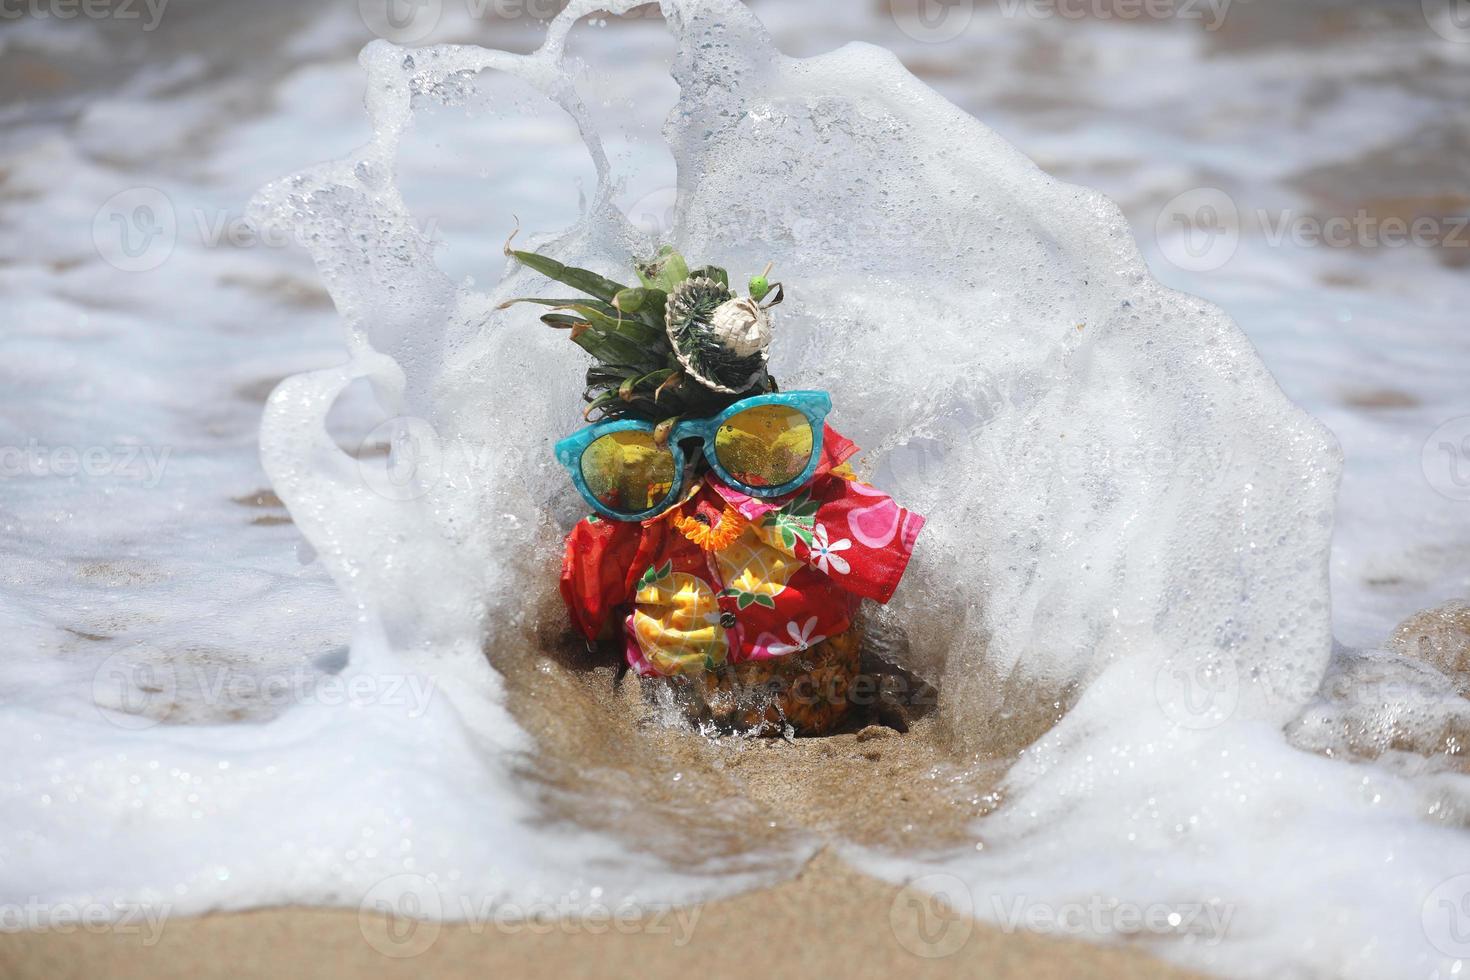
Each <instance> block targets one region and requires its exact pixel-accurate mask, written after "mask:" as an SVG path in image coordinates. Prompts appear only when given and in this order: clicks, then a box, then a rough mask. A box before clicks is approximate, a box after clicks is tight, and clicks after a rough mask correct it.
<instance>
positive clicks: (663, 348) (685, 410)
mask: <svg viewBox="0 0 1470 980" xmlns="http://www.w3.org/2000/svg"><path fill="white" fill-rule="evenodd" d="M518 231H519V228H517V232H518ZM515 234H516V233H515V232H513V233H512V234H511V240H513V239H514V238H515ZM505 253H506V254H507V255H508V256H511V257H512V258H514V259H516V261H518V262H520V263H521V264H522V265H524V266H527V267H528V268H530V269H532V270H534V271H536V272H538V273H540V274H541V275H543V276H545V277H546V278H548V279H550V280H552V281H554V282H558V283H561V284H563V285H565V286H569V287H571V288H572V289H574V290H576V291H577V292H579V293H582V294H584V295H582V296H577V297H570V298H556V297H519V298H516V299H512V300H508V301H507V302H505V303H502V304H501V305H500V308H501V309H504V308H506V307H509V306H511V305H513V304H516V303H531V304H535V305H538V306H545V307H549V308H550V312H547V313H545V314H543V315H542V316H541V321H542V322H543V323H545V324H546V325H547V326H550V327H554V328H557V329H563V330H567V331H568V332H569V335H570V337H571V340H572V342H573V343H575V344H576V345H577V346H579V347H581V348H582V349H583V350H584V351H586V352H587V353H588V354H590V355H592V358H593V364H592V366H591V367H590V368H588V370H587V376H586V385H587V387H586V392H585V394H584V396H583V398H584V400H585V401H586V402H587V408H586V411H585V412H584V416H585V417H586V418H588V419H589V420H590V419H592V418H593V416H594V415H597V416H598V417H600V418H601V419H603V420H609V419H624V418H635V419H642V420H645V421H649V422H655V423H668V422H670V421H672V420H674V419H676V418H680V417H686V416H688V417H706V416H709V415H713V414H716V413H718V412H719V411H720V410H722V409H723V408H725V407H726V406H728V405H730V404H732V403H733V402H734V401H736V400H737V398H736V397H733V396H732V392H730V391H721V390H716V389H715V388H713V387H710V386H709V384H708V382H707V381H704V380H702V379H701V378H700V377H699V376H697V374H699V375H703V377H704V378H710V377H739V378H746V377H749V378H750V379H751V383H750V384H749V385H747V386H746V388H745V389H744V390H743V391H741V392H739V393H738V394H739V396H740V397H744V396H745V395H746V394H748V393H750V392H751V391H753V390H755V389H757V388H759V389H761V390H770V391H774V390H775V387H776V386H775V382H774V381H773V380H771V378H770V377H769V375H767V374H766V373H765V370H764V368H765V363H764V358H763V357H761V358H757V359H752V358H743V359H740V358H733V359H732V358H730V357H729V356H728V352H725V351H722V350H719V349H718V348H717V345H716V346H714V347H711V346H710V345H709V344H708V343H707V342H706V341H704V340H701V341H699V343H697V344H694V343H693V341H694V340H695V338H693V337H690V338H687V339H689V340H690V342H691V344H692V347H691V348H686V357H685V358H684V359H682V360H681V358H680V357H679V356H678V354H677V353H676V352H675V349H674V341H673V338H672V337H671V334H673V333H674V328H673V327H672V326H671V323H673V322H674V318H673V317H671V316H670V308H671V297H672V298H673V299H674V302H673V304H672V305H673V308H674V309H675V310H693V311H694V312H696V313H697V314H698V315H699V316H700V317H702V318H703V319H704V320H705V321H706V322H707V320H708V317H709V316H710V315H711V314H712V313H713V311H714V309H715V308H716V307H718V305H719V303H720V302H724V301H725V300H728V299H731V298H733V294H732V293H731V292H730V290H729V282H730V277H729V274H728V273H727V272H726V271H725V270H724V269H722V268H719V267H718V266H708V265H707V266H703V267H700V268H697V269H693V270H691V269H690V268H689V265H688V263H687V262H686V261H685V259H684V257H683V256H682V255H680V254H679V253H678V252H677V251H676V250H675V249H674V248H673V246H671V245H665V246H663V247H662V248H660V249H659V251H658V253H657V254H656V255H654V256H653V257H652V258H651V259H648V260H646V261H639V262H636V263H635V264H634V271H635V272H636V274H637V276H638V283H639V284H638V285H636V286H625V285H623V284H622V283H618V282H614V281H612V280H611V279H608V278H606V277H604V276H601V275H598V274H597V273H595V272H590V271H588V270H586V269H579V268H576V267H574V266H569V265H564V264H563V263H561V262H558V261H557V260H555V259H553V258H550V257H548V256H545V255H540V254H538V253H536V252H526V251H519V250H516V249H513V248H511V244H510V240H507V241H506V243H505ZM769 272H770V266H767V267H766V270H765V272H762V273H761V274H760V275H759V276H754V277H752V278H751V280H750V294H751V300H752V301H753V302H755V303H760V302H762V301H766V306H767V307H769V306H774V305H775V304H776V303H779V302H780V301H781V299H782V297H783V291H782V289H781V286H780V284H779V283H777V284H774V285H771V284H769V283H767V281H766V276H767V275H768V274H769ZM696 282H697V286H696ZM717 296H718V297H720V299H719V302H715V303H714V305H710V304H711V302H712V301H713V300H714V298H715V297H717ZM679 324H680V327H681V328H682V329H684V330H688V329H689V323H688V322H687V321H686V320H680V321H679ZM691 355H692V356H691ZM685 361H688V362H689V363H688V364H686V363H685ZM691 369H692V370H691ZM706 370H708V371H711V372H716V373H714V374H707V373H705V371H706ZM724 372H730V373H729V374H726V373H724ZM696 373H697V374H696ZM660 428H661V429H664V430H667V428H669V426H668V425H666V424H665V425H661V426H660Z"/></svg>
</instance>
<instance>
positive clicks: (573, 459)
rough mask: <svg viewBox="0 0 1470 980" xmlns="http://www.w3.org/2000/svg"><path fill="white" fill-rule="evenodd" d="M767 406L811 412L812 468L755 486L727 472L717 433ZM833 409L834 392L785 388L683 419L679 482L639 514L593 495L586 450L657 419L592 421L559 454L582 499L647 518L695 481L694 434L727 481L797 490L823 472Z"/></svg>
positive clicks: (672, 442) (775, 493)
mask: <svg viewBox="0 0 1470 980" xmlns="http://www.w3.org/2000/svg"><path fill="white" fill-rule="evenodd" d="M761 405H785V406H788V407H790V408H794V409H796V410H797V411H799V412H801V413H802V414H803V415H805V416H806V417H807V420H808V421H809V422H811V424H812V458H811V459H809V460H807V464H806V469H804V470H802V471H801V474H800V475H799V476H797V477H796V478H795V479H794V480H791V481H789V482H787V483H783V484H781V485H780V486H776V487H753V486H750V485H748V484H745V483H741V482H740V481H739V480H737V479H735V478H734V477H733V476H731V475H730V474H729V473H728V472H726V470H725V468H724V467H723V466H721V465H720V461H719V460H718V459H716V458H715V439H714V436H715V432H716V431H717V430H718V429H719V428H720V426H722V425H724V424H725V422H726V420H727V419H729V418H731V417H732V416H734V415H737V414H739V413H740V412H744V411H746V410H748V409H751V408H756V407H758V406H761ZM831 411H832V396H831V395H829V394H827V393H826V392H825V391H785V392H778V393H776V394H771V395H756V396H755V397H754V398H744V399H741V400H740V401H738V402H736V403H735V404H733V405H731V406H730V407H729V408H727V409H725V410H724V411H723V412H721V413H720V414H718V415H716V416H714V417H713V418H708V419H687V420H685V421H683V422H680V423H679V424H678V425H676V426H674V431H673V432H672V433H670V435H669V453H670V454H671V455H672V456H673V457H674V472H675V473H676V474H677V479H676V480H675V481H674V486H673V488H672V489H670V490H669V493H668V496H666V497H664V499H663V500H660V501H659V502H658V503H657V504H655V505H654V506H652V507H650V508H648V509H647V510H645V511H640V512H639V513H637V514H625V513H622V512H620V511H616V510H612V509H611V508H609V507H607V506H606V505H604V504H603V502H602V501H600V500H598V499H597V498H596V497H595V496H593V495H592V491H591V490H589V489H588V488H587V478H586V477H584V476H583V475H582V454H583V453H584V452H586V451H587V447H588V446H590V445H592V443H593V442H595V441H597V440H598V439H600V438H601V437H603V436H605V435H608V434H610V433H613V432H629V431H640V432H652V431H653V430H654V428H655V426H654V425H653V423H652V422H640V421H638V420H636V419H624V420H623V421H620V422H599V423H597V424H596V425H591V426H588V427H587V428H585V429H582V430H581V431H579V432H576V433H574V434H572V435H570V436H567V437H566V438H565V439H563V440H561V441H560V442H558V443H557V444H556V458H557V461H558V462H559V463H561V465H562V466H564V467H566V470H567V472H568V473H570V474H571V477H572V483H573V484H575V485H576V487H577V492H578V493H580V494H581V495H582V499H583V500H586V501H587V503H588V504H590V505H591V506H592V509H593V510H595V511H597V513H599V514H601V515H602V516H603V517H606V518H608V519H609V520H614V521H642V520H647V519H648V518H650V517H653V516H655V515H657V514H660V513H662V512H663V511H665V510H666V509H668V507H669V505H670V504H672V503H673V502H674V501H675V500H677V499H679V497H681V496H683V494H684V490H685V487H686V486H687V485H688V483H689V477H688V457H687V456H686V455H685V453H684V445H683V444H684V442H685V441H687V440H689V439H698V440H700V442H701V443H702V444H703V445H704V458H705V461H706V462H708V463H709V467H710V469H712V470H714V472H715V475H717V476H718V477H719V478H720V479H721V480H723V481H724V482H725V483H726V484H728V485H729V486H731V487H734V488H735V489H736V490H739V491H740V492H741V493H745V494H749V495H750V496H752V497H779V496H781V495H782V494H786V493H790V492H791V491H793V490H795V489H797V488H798V487H800V486H801V485H802V484H804V483H806V482H807V481H808V480H810V479H811V478H812V474H813V473H815V472H816V471H817V466H818V465H819V464H820V463H821V461H822V434H823V429H824V423H825V422H826V420H827V416H828V414H830V413H831Z"/></svg>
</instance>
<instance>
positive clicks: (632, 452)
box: [556, 391, 832, 521]
mask: <svg viewBox="0 0 1470 980" xmlns="http://www.w3.org/2000/svg"><path fill="white" fill-rule="evenodd" d="M831 411H832V397H831V396H830V395H828V394H827V393H826V392H825V391H790V392H783V393H780V394H774V395H757V396H756V397H754V398H746V399H743V400H742V401H738V402H736V403H735V404H733V405H731V406H730V407H729V408H727V409H725V410H724V411H723V412H721V413H720V414H719V415H716V416H715V417H714V418H710V419H690V420H688V421H685V422H680V423H679V424H678V425H676V426H674V431H673V433H672V434H671V435H670V437H669V440H668V442H667V444H666V445H663V446H660V445H658V443H657V442H656V440H655V439H654V435H653V433H654V428H655V427H654V425H653V423H651V422H639V421H637V420H633V419H626V420H623V421H621V422H601V423H598V424H597V425H593V426H589V427H588V428H586V429H583V430H582V431H580V432H578V433H576V434H575V435H570V436H568V437H567V438H565V439H563V440H561V441H560V442H558V443H557V444H556V458H557V460H558V461H559V462H560V463H561V465H563V466H565V467H566V468H567V472H568V473H570V474H571V475H572V482H573V483H574V484H576V486H577V491H578V492H579V493H581V495H582V497H583V498H584V499H585V500H586V501H587V503H589V504H591V505H592V509H593V510H595V511H597V513H599V514H601V515H602V516H604V517H607V518H610V519H611V520H615V521H641V520H645V519H647V518H649V517H652V516H654V515H655V514H658V513H660V512H662V511H664V510H665V509H667V508H668V507H669V505H670V504H672V503H673V502H674V501H676V500H678V499H679V497H681V496H682V495H683V493H684V490H685V487H686V486H687V485H688V482H689V473H688V466H687V459H686V458H685V455H684V446H683V444H684V443H685V442H687V441H688V440H691V439H698V440H700V442H701V443H703V445H704V458H705V460H706V461H707V462H708V463H709V467H710V469H711V470H713V471H714V472H715V475H716V476H718V477H719V478H720V479H721V480H722V481H724V482H725V483H726V484H727V485H729V486H731V487H733V488H734V489H736V490H739V491H740V492H741V493H746V494H749V495H750V496H752V497H779V496H781V495H782V494H784V493H790V492H791V491H793V490H795V489H797V488H798V487H800V486H801V485H802V484H804V483H806V482H807V481H808V480H810V479H811V478H812V474H813V473H815V472H816V470H817V464H818V463H819V462H821V458H822V428H823V423H824V422H825V420H826V418H827V414H828V413H829V412H831Z"/></svg>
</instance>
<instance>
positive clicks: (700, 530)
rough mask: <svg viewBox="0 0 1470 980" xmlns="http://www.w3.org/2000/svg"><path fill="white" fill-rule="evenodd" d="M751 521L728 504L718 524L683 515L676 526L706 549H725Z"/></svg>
mask: <svg viewBox="0 0 1470 980" xmlns="http://www.w3.org/2000/svg"><path fill="white" fill-rule="evenodd" d="M749 523H750V522H749V521H747V520H746V519H745V518H744V517H743V516H741V514H740V512H739V511H737V510H736V509H735V508H734V507H732V506H731V505H729V504H726V505H725V512H724V513H723V514H721V515H720V520H719V523H718V524H715V525H713V526H711V525H709V524H706V523H704V522H703V521H701V520H699V519H698V518H695V517H681V518H679V519H678V520H677V521H675V522H674V527H676V528H678V529H679V533H680V534H682V535H684V537H686V538H688V539H689V540H690V541H693V542H694V543H695V544H697V545H699V546H700V547H701V548H703V549H704V550H705V551H724V550H725V549H726V548H728V547H730V545H732V544H734V543H735V539H736V538H738V537H740V534H741V532H743V531H744V530H745V527H746V525H747V524H749Z"/></svg>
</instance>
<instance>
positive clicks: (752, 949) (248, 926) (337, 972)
mask: <svg viewBox="0 0 1470 980" xmlns="http://www.w3.org/2000/svg"><path fill="white" fill-rule="evenodd" d="M678 911H679V910H676V911H675V913H674V914H672V915H664V916H658V917H648V918H644V919H641V920H638V921H636V922H627V921H624V922H622V923H620V924H617V925H614V924H611V923H599V924H598V925H596V926H592V925H590V924H589V923H583V922H578V921H576V920H571V921H567V922H562V923H556V922H549V921H548V922H542V923H540V924H539V925H537V926H535V927H534V930H533V927H532V926H531V925H530V924H528V923H525V922H519V923H508V922H507V923H497V922H496V921H493V920H492V921H486V922H479V923H436V922H414V921H407V922H405V921H403V920H390V919H387V918H385V917H384V916H382V915H380V914H379V913H377V912H358V911H355V910H349V909H334V908H310V907H301V906H293V907H286V908H266V909H255V910H250V911H244V912H231V913H216V914H211V915H205V916H200V917H191V918H181V919H177V920H167V921H165V922H164V923H162V926H161V928H160V929H158V930H148V929H143V928H138V929H134V930H131V931H129V932H127V933H122V932H120V931H116V930H97V929H96V928H95V927H94V928H92V929H87V928H83V927H81V926H77V927H75V928H74V929H73V930H72V931H70V932H68V933H64V934H63V933H60V932H56V931H51V932H21V933H9V934H5V935H0V976H3V977H4V978H6V980H41V978H45V980H68V978H94V977H100V976H106V977H109V978H112V980H129V978H147V980H174V978H179V980H183V978H189V980H200V978H208V977H248V976H290V977H295V978H303V980H305V978H317V977H320V978H339V977H372V978H377V977H382V978H397V977H422V976H431V977H434V978H435V980H454V978H459V977H465V978H469V977H475V978H483V977H485V976H495V975H518V976H556V977H593V976H609V975H630V974H634V973H635V972H636V973H637V974H638V975H641V976H644V977H679V976H694V975H700V976H712V977H722V976H729V977H736V976H741V977H749V976H770V975H782V976H785V975H806V976H823V975H837V976H859V977H862V976H981V975H983V976H991V977H994V976H1026V977H1028V978H1030V977H1053V976H1055V977H1078V976H1090V977H1124V976H1127V977H1171V978H1172V977H1189V976H1195V974H1191V973H1189V972H1188V971H1185V970H1182V969H1180V968H1178V967H1175V966H1172V965H1169V964H1166V963H1164V962H1162V961H1160V960H1158V959H1156V958H1154V957H1152V956H1150V955H1149V954H1148V953H1146V952H1144V951H1143V950H1141V949H1137V948H1131V947H1127V946H1121V945H1119V946H1101V945H1094V944H1091V943H1086V942H1082V941H1079V940H1076V939H1070V938H1056V937H1053V936H1046V935H1039V934H1036V933H1032V932H1028V931H1025V930H1018V931H1015V932H1009V933H1008V932H1006V931H1002V930H1001V929H998V928H996V927H995V926H992V925H987V924H981V923H978V922H975V921H974V920H972V919H968V918H963V917H959V916H956V915H953V914H950V913H947V912H945V911H943V910H941V909H939V908H937V907H936V906H934V905H932V903H926V902H925V900H924V899H923V898H921V897H920V896H919V895H918V894H917V893H916V892H914V891H913V890H909V889H905V888H903V887H901V886H898V885H894V884H890V883H887V882H883V881H880V880H878V879H877V878H873V877H870V876H868V875H865V874H862V873H861V872H858V871H856V870H854V869H852V868H851V867H850V866H848V865H847V864H845V863H843V862H842V861H841V860H840V859H838V858H836V857H835V856H833V855H832V854H831V853H830V852H827V851H824V852H822V853H821V854H819V855H818V856H817V857H816V858H814V859H813V860H812V861H811V862H810V863H809V864H808V865H807V866H806V867H805V868H804V869H803V870H802V872H801V873H800V874H799V875H797V876H796V877H795V878H793V879H791V880H789V881H786V882H782V883H780V884H777V885H774V886H770V887H766V888H759V889H755V890H753V891H750V892H746V893H743V894H740V895H737V896H734V897H732V898H727V899H721V900H719V901H714V902H709V903H705V904H703V905H697V906H690V907H687V908H686V909H684V910H682V911H684V912H685V913H687V914H683V915H680V914H678ZM594 930H596V931H594ZM382 950H387V952H386V953H385V952H383V951H382Z"/></svg>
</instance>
